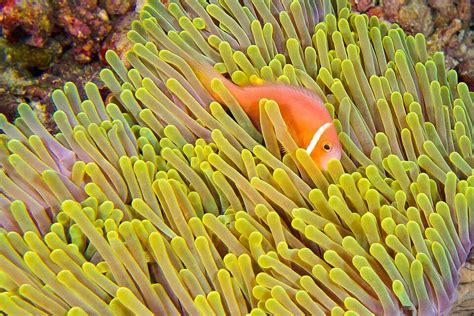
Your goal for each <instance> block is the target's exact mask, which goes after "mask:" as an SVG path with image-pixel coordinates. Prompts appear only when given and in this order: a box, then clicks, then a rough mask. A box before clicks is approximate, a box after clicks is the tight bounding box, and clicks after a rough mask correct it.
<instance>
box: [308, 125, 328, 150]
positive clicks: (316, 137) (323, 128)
mask: <svg viewBox="0 0 474 316" xmlns="http://www.w3.org/2000/svg"><path fill="white" fill-rule="evenodd" d="M331 125H332V123H325V124H323V125H321V127H320V128H318V130H317V131H316V132H315V133H314V135H313V138H312V139H311V142H310V143H309V145H308V148H306V152H307V153H308V154H311V153H312V152H313V150H314V148H316V145H317V144H318V142H319V140H320V139H321V136H323V134H324V132H325V131H326V130H327V129H328V128H329V127H330V126H331Z"/></svg>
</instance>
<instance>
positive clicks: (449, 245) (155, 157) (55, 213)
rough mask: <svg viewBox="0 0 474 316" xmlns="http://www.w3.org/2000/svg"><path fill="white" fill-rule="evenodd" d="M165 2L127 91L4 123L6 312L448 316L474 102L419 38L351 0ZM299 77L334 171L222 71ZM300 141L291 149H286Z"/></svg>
mask: <svg viewBox="0 0 474 316" xmlns="http://www.w3.org/2000/svg"><path fill="white" fill-rule="evenodd" d="M243 3H244V5H241V4H240V3H239V2H238V1H236V0H223V1H219V2H217V1H209V2H208V1H197V0H186V1H173V2H170V3H169V4H168V5H166V6H165V5H163V4H162V3H161V2H159V1H157V0H149V1H148V3H147V4H146V5H144V6H143V8H142V10H141V12H140V20H139V21H137V22H134V23H132V30H131V31H130V32H129V34H128V37H129V39H130V40H131V41H132V42H133V43H134V44H133V46H132V48H131V49H130V50H129V51H128V52H127V53H126V58H127V62H128V63H129V67H126V66H125V64H124V62H123V61H122V60H121V58H120V57H119V56H118V55H117V54H116V53H114V52H113V51H108V52H107V53H106V55H105V58H106V60H107V62H108V63H109V64H110V66H111V69H112V70H110V69H104V70H102V71H101V73H100V77H101V79H102V81H103V82H104V83H105V85H106V86H107V87H108V89H109V90H110V92H111V94H110V95H109V96H108V97H107V98H103V96H102V95H101V94H100V91H99V89H98V87H97V85H95V84H93V83H89V84H86V85H85V87H84V90H85V94H86V97H85V98H82V97H81V96H80V94H79V92H78V88H77V87H76V86H75V85H74V84H72V83H67V84H66V85H65V86H64V89H63V90H56V91H55V92H54V93H53V94H52V98H53V101H54V103H55V104H56V106H57V108H58V110H57V111H56V112H55V114H54V121H55V123H56V125H57V128H58V130H59V132H58V133H56V134H54V135H53V134H51V133H50V132H49V131H48V130H46V129H45V128H44V126H43V125H42V124H41V122H40V120H38V118H37V117H36V116H35V115H34V112H33V110H32V109H31V108H30V107H29V106H28V105H27V104H20V105H19V107H18V112H19V116H18V118H17V119H16V120H15V121H14V122H13V123H10V122H8V121H7V120H6V119H5V117H4V116H0V128H1V129H2V130H3V131H4V133H5V134H3V135H0V164H1V168H0V189H1V191H0V211H1V218H2V221H1V226H2V227H3V228H2V231H1V233H0V289H1V290H0V310H2V311H3V312H5V313H7V314H12V315H16V314H20V313H33V314H66V313H69V314H70V315H83V314H86V313H88V314H100V315H112V314H114V315H115V314H118V315H127V314H130V313H135V314H139V315H153V314H165V313H166V314H171V315H176V314H180V313H182V314H192V315H195V314H196V315H197V314H202V315H213V314H236V315H238V314H246V313H250V314H251V315H264V314H267V313H271V314H277V315H290V314H294V315H304V314H314V315H324V314H329V313H330V314H331V315H372V314H375V315H382V314H385V315H402V314H410V313H417V314H419V315H437V314H445V313H447V312H448V311H449V310H450V308H451V305H452V304H453V302H454V301H455V299H456V297H455V288H456V286H457V284H458V282H459V274H458V271H459V269H460V268H461V266H462V265H463V264H464V262H465V260H466V258H467V255H468V253H469V251H470V249H471V244H472V240H473V238H474V229H473V228H474V226H473V224H474V173H473V166H474V157H473V142H472V138H473V136H474V134H473V125H472V121H473V120H474V104H473V99H474V95H473V93H472V92H470V91H469V89H468V86H467V85H466V84H465V83H463V82H459V81H458V77H457V74H456V72H455V71H454V70H447V68H446V64H445V61H444V56H443V54H442V53H435V54H433V55H430V54H429V53H428V51H427V44H426V40H425V36H424V35H423V34H417V35H415V36H411V35H406V33H405V32H404V31H403V30H402V29H401V28H400V27H399V26H398V25H396V24H392V25H389V24H388V23H385V22H382V21H380V20H379V19H378V18H376V17H368V16H366V15H360V14H355V13H351V10H350V6H349V5H348V4H347V2H346V1H344V0H338V1H334V2H332V1H328V0H321V1H302V0H300V1H298V0H294V1H285V0H281V1H271V2H270V1H263V0H252V1H243ZM185 55H192V56H196V57H197V56H200V57H199V58H200V59H205V60H207V61H208V62H209V63H211V64H213V65H214V67H215V69H216V70H218V71H220V72H221V73H223V74H225V75H226V76H228V77H230V78H232V80H233V81H234V82H235V83H236V84H239V85H244V84H248V83H249V82H253V81H254V80H255V78H258V79H261V80H263V81H266V82H280V83H287V84H292V85H298V86H303V87H305V88H307V89H309V90H311V91H313V92H314V93H315V94H317V95H319V96H320V97H321V98H322V99H323V100H324V102H325V104H326V107H327V109H328V111H329V112H330V114H331V115H332V116H333V117H334V124H335V126H336V128H337V130H338V132H339V138H340V141H341V143H342V144H343V147H344V154H343V157H342V159H341V160H340V161H338V160H333V161H331V162H330V163H329V167H328V170H327V171H321V170H319V169H318V168H317V167H316V166H315V164H314V162H313V161H312V160H311V159H310V157H309V155H308V154H307V152H306V151H305V150H304V149H301V148H298V147H297V146H296V144H295V142H294V140H293V139H292V138H291V136H290V135H289V133H288V132H287V130H286V125H285V121H284V120H283V119H282V117H281V115H280V112H279V108H278V104H276V102H274V101H272V100H265V99H263V100H261V104H260V126H261V130H258V129H256V128H255V127H254V126H253V125H252V123H251V121H250V120H249V118H248V117H247V115H246V114H245V112H243V110H242V109H241V107H240V106H239V104H238V103H237V102H236V100H235V99H234V98H233V96H232V95H231V94H230V93H229V91H227V89H226V88H225V86H224V85H223V84H222V82H220V81H219V80H215V81H213V83H212V88H213V89H214V91H215V93H216V94H218V95H219V96H220V99H222V100H223V104H220V103H218V102H216V101H215V100H214V99H213V98H212V96H211V95H210V94H209V93H208V92H207V91H206V89H205V88H204V87H203V86H202V85H201V84H200V83H199V81H198V79H197V77H196V74H194V72H193V71H192V70H191V68H190V67H189V65H188V64H187V63H186V62H185V60H184V59H183V58H182V57H183V56H185ZM281 148H283V149H284V151H283V152H282V151H281V150H280V149H281Z"/></svg>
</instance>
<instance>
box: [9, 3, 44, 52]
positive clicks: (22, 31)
mask: <svg viewBox="0 0 474 316" xmlns="http://www.w3.org/2000/svg"><path fill="white" fill-rule="evenodd" d="M0 8H1V12H0V25H1V27H2V31H3V36H4V37H5V38H6V39H7V40H9V41H11V42H18V41H19V40H20V39H23V41H24V42H25V43H26V44H28V45H31V46H35V47H43V46H44V44H45V42H46V41H47V38H48V37H49V35H50V34H51V31H52V29H53V24H52V23H51V17H52V7H51V5H50V3H49V2H48V1H21V0H5V1H2V2H0ZM24 38H26V40H25V39H24Z"/></svg>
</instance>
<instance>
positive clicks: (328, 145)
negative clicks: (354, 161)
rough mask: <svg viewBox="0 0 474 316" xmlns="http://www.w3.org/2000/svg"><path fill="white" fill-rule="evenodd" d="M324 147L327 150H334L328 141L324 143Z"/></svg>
mask: <svg viewBox="0 0 474 316" xmlns="http://www.w3.org/2000/svg"><path fill="white" fill-rule="evenodd" d="M323 149H324V151H325V152H330V151H331V150H332V145H331V143H328V142H326V143H324V144H323Z"/></svg>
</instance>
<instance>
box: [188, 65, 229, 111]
mask: <svg viewBox="0 0 474 316" xmlns="http://www.w3.org/2000/svg"><path fill="white" fill-rule="evenodd" d="M186 61H187V62H188V64H189V66H190V67H191V69H192V70H193V72H194V74H195V75H196V77H197V78H198V80H199V82H201V84H202V85H203V86H204V88H205V89H206V90H207V91H208V92H209V93H210V94H211V96H212V97H213V98H214V99H216V100H217V101H218V102H221V103H222V99H221V97H220V96H219V95H218V94H217V93H216V92H215V91H214V90H213V89H212V81H213V80H214V79H219V80H220V81H221V82H222V83H223V84H224V86H225V87H226V88H227V90H229V92H230V93H232V94H234V93H235V89H236V85H235V84H234V83H232V82H231V81H230V80H229V79H227V78H226V77H224V76H223V75H222V74H221V73H219V72H218V71H217V70H215V69H214V67H213V66H212V65H211V64H209V63H207V62H202V61H198V60H194V59H189V60H186Z"/></svg>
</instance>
